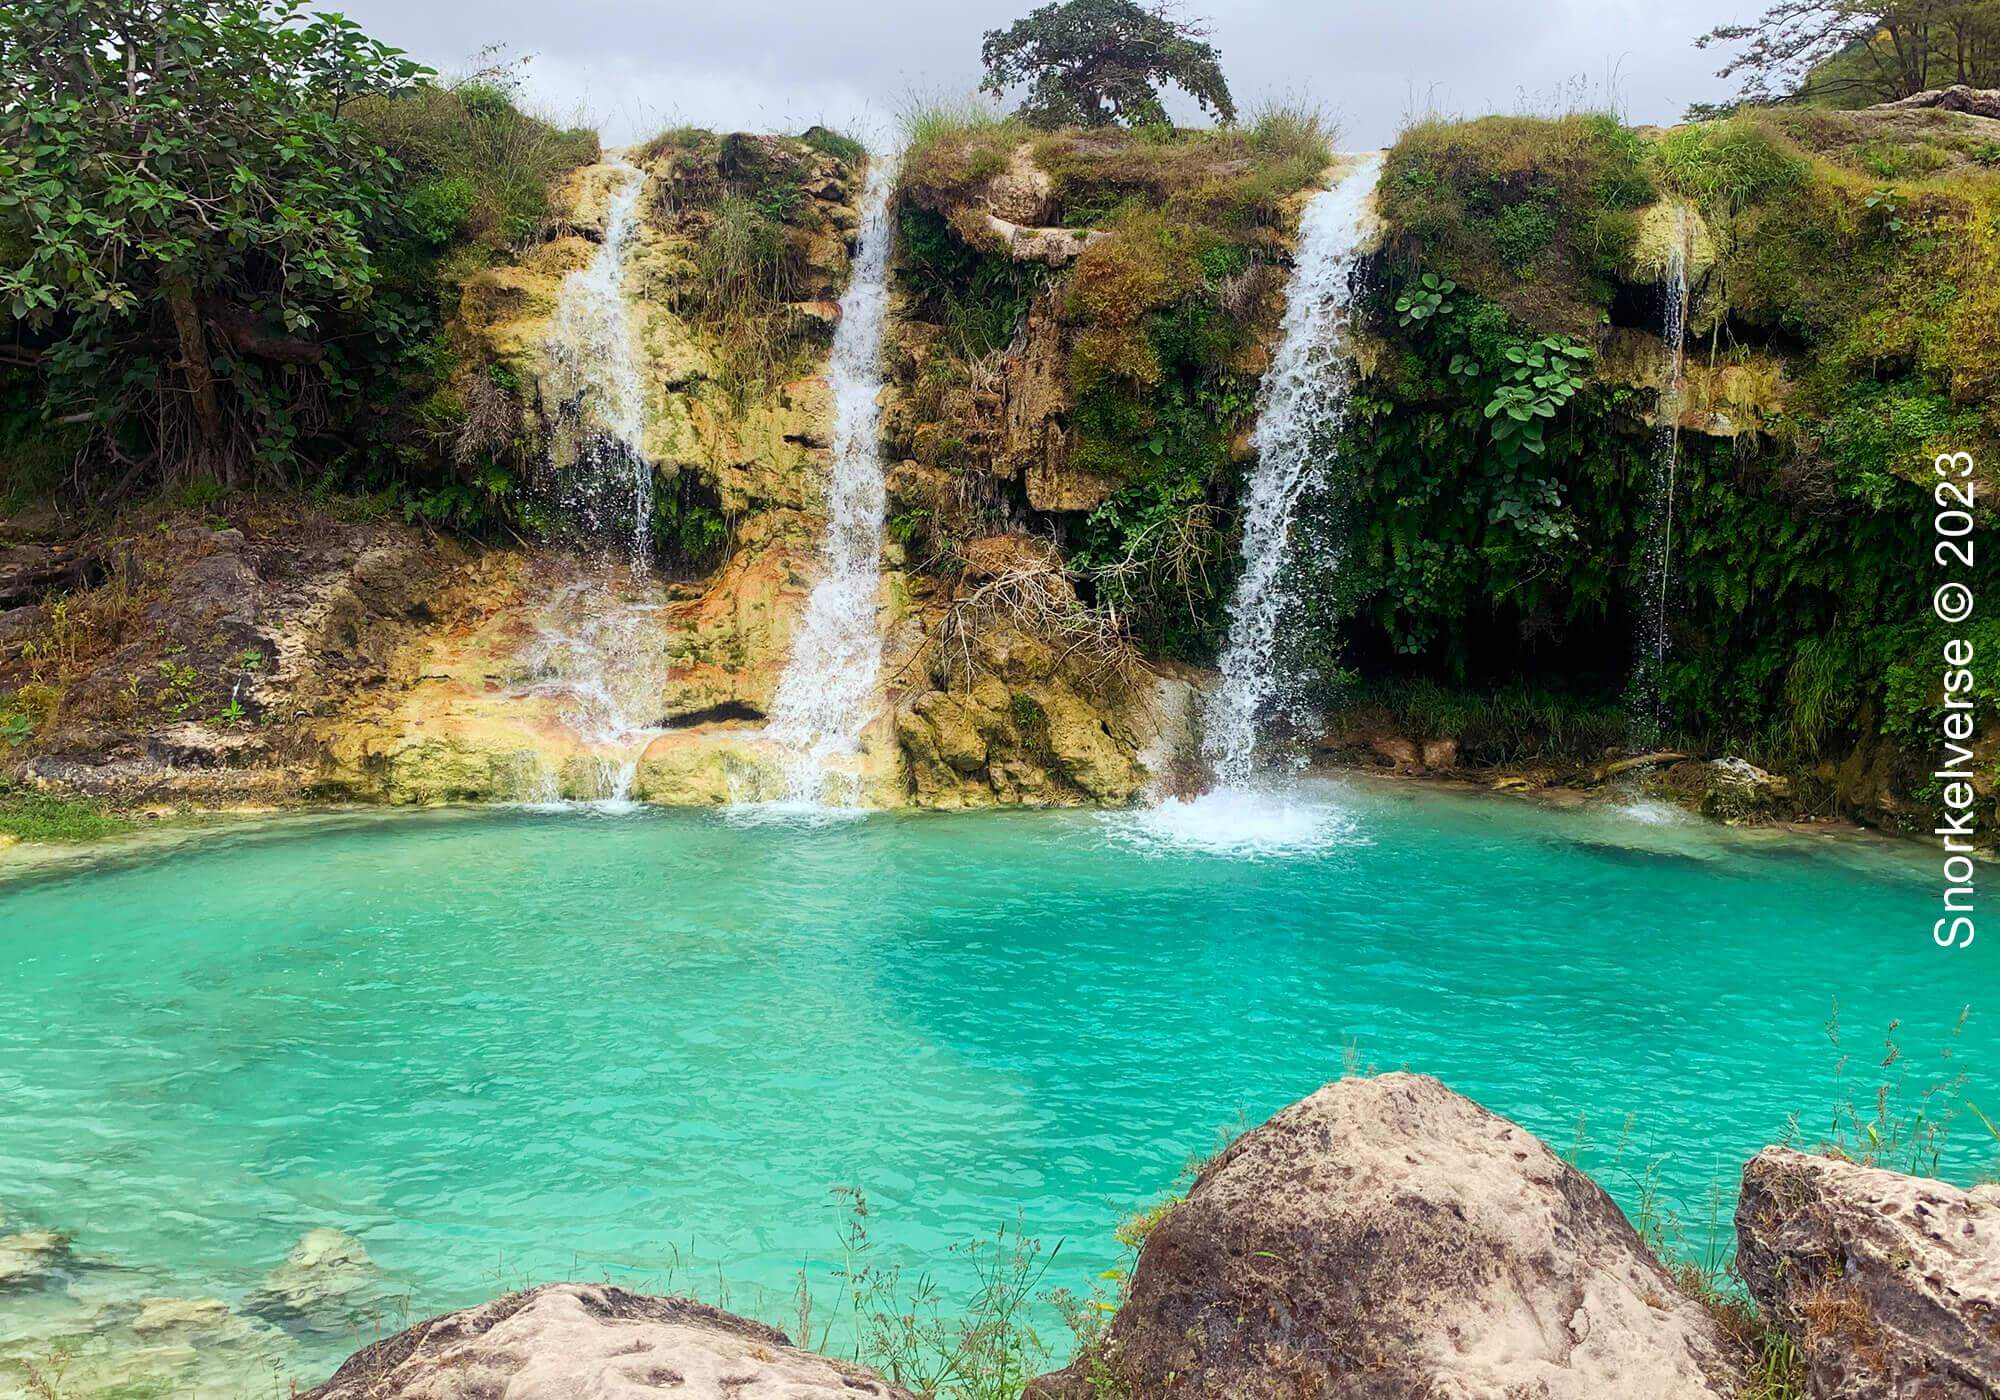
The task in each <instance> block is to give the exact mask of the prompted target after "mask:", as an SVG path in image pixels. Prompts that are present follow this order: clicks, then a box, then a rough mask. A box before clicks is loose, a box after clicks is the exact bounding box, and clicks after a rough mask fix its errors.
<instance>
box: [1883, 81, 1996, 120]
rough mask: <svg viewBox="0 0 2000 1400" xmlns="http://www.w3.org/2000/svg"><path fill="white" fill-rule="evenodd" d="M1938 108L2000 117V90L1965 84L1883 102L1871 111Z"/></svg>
mask: <svg viewBox="0 0 2000 1400" xmlns="http://www.w3.org/2000/svg"><path fill="white" fill-rule="evenodd" d="M1923 107H1937V108H1942V109H1943V110H1944V111H1947V112H1966V113H1969V114H1971V115H1972V116H1975V117H2000V90H1996V89H1993V88H1976V87H1972V86H1969V85H1968V84H1965V83H1953V84H1952V85H1951V86H1950V87H1945V88H1934V89H1932V90H1931V91H1929V92H1919V93H1916V94H1914V95H1912V96H1910V97H1905V98H1901V99H1899V100H1897V101H1895V102H1883V103H1879V104H1877V106H1876V107H1875V108H1873V109H1871V110H1875V111H1899V110H1908V109H1910V108H1923Z"/></svg>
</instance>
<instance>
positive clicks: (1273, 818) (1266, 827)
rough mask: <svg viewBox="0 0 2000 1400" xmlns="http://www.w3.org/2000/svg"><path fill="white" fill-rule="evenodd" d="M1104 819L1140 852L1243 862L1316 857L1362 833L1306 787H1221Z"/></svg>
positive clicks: (1115, 835) (1118, 839)
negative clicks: (1286, 789) (1289, 789)
mask: <svg viewBox="0 0 2000 1400" xmlns="http://www.w3.org/2000/svg"><path fill="white" fill-rule="evenodd" d="M1103 820H1104V825H1105V830H1106V833H1107V834H1108V835H1109V836H1110V838H1111V839H1112V840H1113V841H1116V842H1117V843H1118V844H1120V845H1122V846H1130V847H1132V848H1134V849H1136V850H1142V851H1147V852H1151V853H1157V854H1176V853H1178V854H1185V853H1188V852H1195V853H1198V854H1204V855H1218V856H1233V857H1238V858H1246V857H1247V858H1256V857H1271V856H1301V855H1311V854H1314V853H1316V852H1319V851H1324V850H1327V849H1329V848H1331V847H1334V846H1339V845H1348V844H1353V843H1354V842H1355V841H1356V840H1357V835H1356V833H1357V832H1358V830H1359V823H1358V822H1357V821H1356V820H1355V818H1354V816H1353V814H1352V813H1350V812H1349V811H1348V810H1347V809H1346V808H1344V807H1342V806H1340V805H1339V804H1338V803H1336V802H1334V801H1332V800H1331V799H1330V797H1325V796H1320V795H1317V794H1313V793H1311V792H1308V791H1306V790H1304V789H1300V790H1296V791H1292V792H1267V791H1255V790H1249V789H1244V788H1217V789H1215V790H1214V791H1212V792H1207V793H1204V794H1202V795H1201V796H1200V797H1194V798H1186V799H1182V798H1178V797H1175V798H1169V799H1167V800H1166V801H1164V802H1162V803H1160V804H1158V805H1157V806H1153V807H1144V808H1139V809H1137V810H1135V811H1130V812H1116V813H1107V814H1106V815H1105V817H1104V818H1103Z"/></svg>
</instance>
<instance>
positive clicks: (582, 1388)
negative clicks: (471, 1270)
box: [303, 1283, 914, 1400]
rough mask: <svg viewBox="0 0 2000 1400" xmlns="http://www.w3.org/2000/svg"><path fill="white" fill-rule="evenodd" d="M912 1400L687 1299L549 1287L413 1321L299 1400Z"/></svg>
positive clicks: (773, 1332)
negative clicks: (508, 1399)
mask: <svg viewBox="0 0 2000 1400" xmlns="http://www.w3.org/2000/svg"><path fill="white" fill-rule="evenodd" d="M503 1394H504V1395H510V1396H524V1397H525V1396H540V1395H549V1396H557V1395H561V1396H583V1395H601V1396H612V1395H618V1396H638V1395H654V1394H658V1395H671V1396H674V1397H676V1400H709V1397H713V1400H724V1397H727V1400H810V1397H813V1396H828V1397H840V1400H864V1397H877V1400H914V1397H911V1396H910V1394H909V1392H908V1391H905V1390H902V1389H900V1388H898V1387H896V1386H892V1385H890V1384H889V1383H888V1382H887V1381H885V1380H883V1379H882V1378H881V1377H880V1376H878V1375H876V1374H874V1373H873V1372H872V1371H867V1370H863V1369H862V1368H861V1367H859V1366H851V1365H849V1364H847V1363H846V1362H842V1361H835V1360H833V1359H831V1358H829V1357H824V1356H815V1355H813V1354H812V1353H811V1352H806V1351H800V1350H798V1349H797V1348H795V1347H794V1346H792V1344H791V1342H790V1340H789V1339H788V1338H787V1337H786V1336H785V1334H784V1333H782V1332H780V1331H778V1330H777V1329H776V1328H775V1327H767V1326H765V1325H764V1324H763V1323H761V1322H751V1321H749V1320H748V1319H746V1318H741V1317H736V1316H734V1315H732V1314H730V1313H726V1312H723V1311H721V1310H720V1309H718V1308H711V1307H709V1306H708V1305H707V1304H705V1303H697V1302H693V1301H692V1300H690V1299H686V1298H655V1297H649V1296H647V1295H645V1294H642V1293H629V1292H627V1291H626V1290H624V1289H622V1288H613V1287H611V1286H610V1285H608V1284H594V1283H551V1284H544V1285H543V1286H542V1287H540V1288H535V1289H531V1290H529V1291H528V1292H525V1293H512V1294H509V1295H507V1296H506V1297H504V1298H496V1299H494V1300H493V1301H492V1302H490V1303H487V1304H485V1305H483V1306H481V1307H477V1308H467V1309H466V1310H464V1311H463V1312H455V1313H446V1314H445V1315H444V1316H442V1317H434V1318H432V1319H430V1320H429V1321H428V1322H420V1323H418V1324H417V1325H416V1326H415V1327H412V1328H410V1330H409V1331H407V1332H399V1333H397V1334H396V1335H395V1336H393V1337H390V1338H388V1339H387V1340H385V1341H381V1342H377V1343H376V1344H375V1345H373V1346H371V1347H368V1348H366V1349H364V1350H362V1351H359V1352H356V1353H355V1354H354V1355H353V1356H351V1357H349V1358H348V1359H347V1362H346V1363H345V1364H344V1365H343V1366H341V1368H340V1369H339V1370H338V1371H336V1372H335V1373H334V1375H333V1378H332V1379H331V1380H329V1381H328V1382H327V1383H326V1384H325V1385H323V1386H320V1387H319V1388H318V1389H317V1390H312V1391H309V1392H307V1394H306V1395H305V1397H303V1400H418V1397H423V1400H445V1397H457V1396H471V1395H496V1396H497V1395H503Z"/></svg>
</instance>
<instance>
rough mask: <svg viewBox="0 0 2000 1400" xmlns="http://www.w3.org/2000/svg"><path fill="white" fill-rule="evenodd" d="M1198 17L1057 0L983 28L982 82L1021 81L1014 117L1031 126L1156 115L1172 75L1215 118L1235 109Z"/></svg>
mask: <svg viewBox="0 0 2000 1400" xmlns="http://www.w3.org/2000/svg"><path fill="white" fill-rule="evenodd" d="M1207 34H1208V31H1207V29H1206V28H1205V27H1204V26H1203V24H1202V22H1201V21H1199V20H1180V19H1177V18H1175V16H1174V14H1173V12H1172V10H1171V9H1169V8H1168V7H1167V6H1166V5H1165V4H1160V5H1157V6H1155V7H1153V8H1151V9H1148V8H1146V7H1144V6H1141V5H1139V4H1136V3H1134V0H1058V3H1054V4H1048V5H1044V6H1042V7H1041V8H1040V9H1038V10H1035V11H1033V12H1031V13H1030V14H1028V15H1027V16H1026V17H1025V18H1023V19H1018V20H1016V21H1014V23H1013V24H1011V25H1009V26H1008V27H1007V28H1005V29H992V30H988V31H987V33H986V37H985V40H984V42H982V43H981V45H980V49H979V53H980V59H981V61H982V62H984V64H985V65H986V78H985V80H984V81H983V82H982V83H981V84H980V87H981V89H982V90H984V91H986V92H990V93H992V94H994V95H995V96H996V97H997V96H999V95H1000V94H1002V93H1004V92H1006V91H1007V90H1008V89H1009V88H1012V87H1017V86H1020V85H1022V84H1026V85H1027V87H1028V94H1027V97H1026V98H1025V99H1024V100H1023V101H1022V103H1021V107H1020V115H1021V118H1022V119H1023V120H1024V121H1026V122H1028V123H1029V124H1031V125H1033V126H1040V127H1059V126H1113V125H1125V126H1148V125H1165V124H1166V121H1167V109H1166V107H1165V106H1164V105H1163V104H1162V103H1161V101H1160V91H1159V89H1160V85H1161V84H1162V83H1172V84H1174V85H1175V86H1177V87H1179V88H1181V89H1182V90H1183V91H1185V92H1186V93H1187V94H1188V96H1190V97H1192V98H1193V99H1194V100H1195V103H1196V104H1197V105H1198V106H1199V107H1200V108H1201V109H1202V111H1204V112H1206V113H1208V114H1209V115H1210V116H1212V117H1215V118H1216V119H1217V120H1219V121H1225V122H1228V121H1234V120H1235V119H1236V103H1235V100H1234V99H1233V98H1231V97H1230V95H1229V84H1228V82H1227V81H1226V80H1225V79H1224V78H1223V76H1222V63H1221V60H1220V57H1219V56H1218V55H1217V53H1216V51H1215V46H1214V45H1212V44H1209V43H1207V42H1206V38H1207Z"/></svg>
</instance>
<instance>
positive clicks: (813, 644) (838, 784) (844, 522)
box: [766, 160, 893, 806]
mask: <svg viewBox="0 0 2000 1400" xmlns="http://www.w3.org/2000/svg"><path fill="white" fill-rule="evenodd" d="M892 174H893V170H892V167H891V165H890V163H889V162H888V161H884V160H877V161H874V162H872V163H871V164H870V166H869V169H868V179H867V184H866V188H865V190H864V192H863V194H862V199H861V208H862V215H861V231H860V236H859V240H858V243H857V246H856V249H855V255H854V266H853V269H852V270H851V272H850V274H849V277H848V282H847V290H846V291H845V292H844V293H843V294H842V296H841V298H840V323H839V325H838V327H836V329H835V330H834V335H833V354H832V360H831V364H830V365H829V368H828V371H827V380H828V383H829V385H830V386H831V388H832V390H833V405H834V427H833V468H832V473H831V476H830V478H829V480H828V483H827V503H826V504H827V525H826V538H825V540H824V542H823V543H822V546H821V550H820V559H821V566H820V567H821V573H820V580H819V582H818V584H816V585H815V586H814V588H813V591H812V595H811V596H810V597H809V598H808V599H807V600H806V608H805V615H804V617H803V618H801V619H800V622H799V628H798V632H797V634H796V635H795V636H794V638H793V641H792V654H791V657H790V659H789V660H788V661H787V662H786V664H785V671H784V675H783V676H782V677H781V678H780V679H779V682H778V690H777V695H776V698H775V699H774V700H773V702H772V706H771V722H770V726H769V728H768V729H767V730H766V733H767V734H768V736H769V737H770V738H771V739H773V740H775V741H776V742H777V743H778V744H780V745H782V746H783V747H784V748H785V749H786V750H787V757H786V762H785V800H786V802H787V803H789V804H796V805H805V806H810V805H816V804H827V803H832V804H834V805H852V804H853V803H855V802H856V801H858V799H859V795H860V792H859V789H860V781H859V778H858V776H857V774H856V773H855V772H854V769H853V765H854V762H855V760H856V757H857V756H858V754H859V753H860V747H861V734H862V731H863V730H864V729H866V728H867V727H868V721H869V720H870V719H871V718H872V717H873V716H874V713H875V707H876V690H877V686H878V683H879V682H880V679H881V671H882V638H881V634H880V632H879V630H878V624H877V614H878V613H879V611H880V608H881V601H882V574H881V561H882V517H883V512H884V511H885V510H886V509H887V497H886V493H885V491H884V488H883V483H882V452H881V443H880V440H879V439H880V433H879V425H878V422H877V412H876V403H875V400H876V398H877V396H878V395H879V394H880V393H881V391H882V367H881V359H882V322H883V316H884V313H885V312H886V310H887V308H888V301H889V290H888V269H889V245H890V242H891V231H890V224H889V210H888V204H889V188H890V185H891V183H892Z"/></svg>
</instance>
